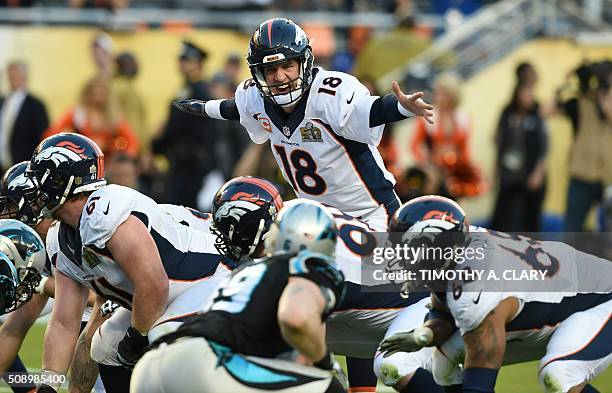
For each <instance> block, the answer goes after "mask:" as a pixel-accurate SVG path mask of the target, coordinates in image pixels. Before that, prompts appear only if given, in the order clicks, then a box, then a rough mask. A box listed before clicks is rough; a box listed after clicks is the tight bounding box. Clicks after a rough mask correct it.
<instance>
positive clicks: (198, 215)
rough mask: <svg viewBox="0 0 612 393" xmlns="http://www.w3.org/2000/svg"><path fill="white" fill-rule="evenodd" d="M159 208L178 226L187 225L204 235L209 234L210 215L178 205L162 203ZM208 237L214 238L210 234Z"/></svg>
mask: <svg viewBox="0 0 612 393" xmlns="http://www.w3.org/2000/svg"><path fill="white" fill-rule="evenodd" d="M159 206H160V207H161V208H162V209H164V211H165V212H166V213H168V214H170V216H171V217H172V218H173V219H174V220H175V221H176V222H178V223H179V224H183V225H187V226H188V227H190V228H193V229H197V230H198V231H201V232H204V233H210V226H211V225H212V222H213V221H212V214H210V213H204V212H201V211H199V210H196V209H192V208H190V207H185V206H180V205H170V204H166V203H162V204H160V205H159ZM210 235H211V236H215V235H213V234H212V233H210ZM215 238H216V236H215ZM213 241H214V240H213Z"/></svg>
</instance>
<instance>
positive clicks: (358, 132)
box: [235, 68, 399, 217]
mask: <svg viewBox="0 0 612 393" xmlns="http://www.w3.org/2000/svg"><path fill="white" fill-rule="evenodd" d="M313 73H314V77H313V82H312V85H311V87H310V90H309V91H308V93H307V95H306V96H305V97H303V98H302V99H301V100H300V101H299V103H298V104H297V106H296V107H295V108H294V110H293V112H292V113H291V114H290V115H287V114H285V113H284V112H282V110H281V109H280V108H279V107H278V106H275V105H274V104H272V103H271V102H269V101H268V100H265V99H264V98H262V96H261V95H260V93H259V90H258V89H257V87H256V86H255V84H253V83H252V81H250V80H246V81H244V82H243V83H242V84H241V85H240V86H238V88H237V90H236V94H235V102H236V106H237V108H238V112H239V114H240V124H242V126H244V127H245V128H246V129H247V131H248V133H249V136H250V137H251V139H252V140H253V142H255V143H265V142H266V141H268V140H270V146H271V148H272V153H273V154H274V157H275V158H276V161H277V163H278V166H279V167H280V169H281V171H282V173H283V176H284V178H285V180H287V182H288V183H289V184H291V186H292V187H293V189H294V190H295V193H296V195H298V197H300V198H307V199H313V200H316V201H318V202H321V203H324V204H326V205H329V206H334V207H336V208H339V209H342V211H344V212H346V213H348V214H350V215H352V216H354V217H361V216H365V215H368V214H370V213H372V212H374V211H375V210H376V209H377V208H378V207H379V206H383V207H384V208H385V209H386V211H387V214H388V215H390V214H392V213H393V212H395V210H396V209H397V208H398V207H399V201H398V199H397V196H396V194H395V192H394V191H393V186H394V184H395V179H394V178H393V175H392V174H391V173H390V172H388V171H387V170H386V169H385V166H384V163H383V160H382V157H381V155H380V153H379V152H378V150H377V148H376V146H377V145H378V144H379V142H380V140H381V137H382V132H383V128H384V125H380V126H376V127H372V128H370V127H369V121H370V120H369V119H370V108H371V106H372V103H373V102H374V101H375V100H376V99H377V98H378V97H376V96H371V95H370V93H369V91H368V89H367V88H366V87H365V86H364V85H363V84H361V83H360V82H359V81H358V80H357V78H355V77H353V76H351V75H348V74H345V73H342V72H335V71H325V70H323V69H321V68H315V69H314V70H313Z"/></svg>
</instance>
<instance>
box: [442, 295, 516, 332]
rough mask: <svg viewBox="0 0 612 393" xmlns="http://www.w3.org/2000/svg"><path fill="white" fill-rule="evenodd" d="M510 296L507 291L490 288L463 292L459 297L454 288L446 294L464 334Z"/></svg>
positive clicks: (451, 310) (474, 327)
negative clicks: (493, 290) (491, 289)
mask: <svg viewBox="0 0 612 393" xmlns="http://www.w3.org/2000/svg"><path fill="white" fill-rule="evenodd" d="M468 285H469V284H468ZM468 289H469V288H468ZM510 296H511V294H509V293H507V292H490V290H488V291H477V292H461V293H460V295H459V296H458V297H457V298H455V297H456V296H455V294H454V293H453V291H452V290H449V291H448V292H447V294H446V297H447V302H448V308H449V310H450V312H451V314H452V316H453V318H454V319H455V324H456V325H457V328H459V332H460V333H461V334H462V335H464V334H465V333H467V332H471V331H472V330H474V329H476V328H477V327H478V326H480V324H481V323H482V321H484V319H485V318H486V317H487V315H489V313H491V311H493V310H494V309H495V308H496V307H497V305H498V304H499V303H501V302H502V301H503V300H504V299H506V298H508V297H510Z"/></svg>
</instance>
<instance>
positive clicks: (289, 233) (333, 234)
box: [266, 199, 338, 259]
mask: <svg viewBox="0 0 612 393" xmlns="http://www.w3.org/2000/svg"><path fill="white" fill-rule="evenodd" d="M337 238H338V230H337V228H336V223H335V221H334V218H333V216H332V215H331V214H330V213H329V212H328V211H327V209H326V208H325V206H323V205H322V204H320V203H318V202H315V201H311V200H308V199H294V200H291V201H288V202H285V206H284V207H283V209H282V210H281V212H280V214H279V215H278V217H277V219H276V221H275V222H274V224H272V227H271V228H270V233H269V234H268V237H267V238H266V253H267V254H268V255H276V254H297V253H299V252H300V251H303V250H309V251H312V252H314V253H319V254H323V255H325V256H327V257H330V258H332V259H333V258H334V257H335V253H336V242H337Z"/></svg>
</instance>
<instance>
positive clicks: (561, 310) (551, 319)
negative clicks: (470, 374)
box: [446, 227, 612, 336]
mask: <svg viewBox="0 0 612 393" xmlns="http://www.w3.org/2000/svg"><path fill="white" fill-rule="evenodd" d="M477 230H479V231H481V230H482V229H481V228H476V227H472V228H471V231H473V232H474V231H477ZM476 241H477V242H479V241H483V242H484V244H480V245H482V246H484V250H485V252H484V256H485V257H484V259H482V258H481V259H473V260H471V261H466V262H465V263H464V264H462V265H461V269H466V268H471V269H474V270H483V271H484V276H483V278H482V280H475V281H471V282H461V283H456V282H449V284H448V290H447V292H446V302H447V304H448V307H449V309H450V311H451V314H452V315H453V317H454V319H455V323H456V324H457V327H458V328H459V330H460V332H461V334H465V333H466V332H469V331H471V330H473V329H475V328H477V327H478V326H479V325H480V324H481V322H482V321H483V320H484V318H486V316H487V315H489V313H490V312H491V311H492V310H494V309H495V308H496V307H497V305H498V304H499V303H500V302H501V301H503V300H504V299H507V298H510V297H515V298H517V299H518V300H519V303H520V311H519V312H518V313H517V315H516V316H515V317H514V318H513V320H512V321H511V322H509V323H508V325H507V330H508V332H513V331H514V332H520V334H523V335H527V336H529V335H533V334H534V332H536V331H538V330H547V329H550V328H551V327H553V326H555V325H556V324H557V323H559V322H561V321H563V320H564V319H565V318H567V317H568V316H569V315H571V314H572V313H575V312H579V311H583V310H584V309H588V308H591V307H594V306H596V305H598V304H601V303H602V302H604V301H606V300H609V299H610V298H612V295H611V293H612V282H611V280H610V279H609V278H610V277H612V262H610V261H608V260H606V259H602V258H598V257H596V256H594V255H590V254H587V253H584V252H581V251H578V250H576V249H575V248H573V247H571V246H569V245H567V244H565V243H561V242H556V241H534V240H532V239H529V238H526V237H522V236H521V237H519V236H516V235H509V234H506V233H502V232H496V231H486V232H485V235H484V236H482V237H478V240H476ZM470 246H472V247H478V246H479V244H478V243H477V244H470ZM537 272H542V273H544V272H545V276H544V278H542V276H540V275H539V274H540V273H537ZM493 274H494V275H495V276H493ZM487 278H488V279H487ZM496 278H497V279H496ZM611 311H612V310H611Z"/></svg>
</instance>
